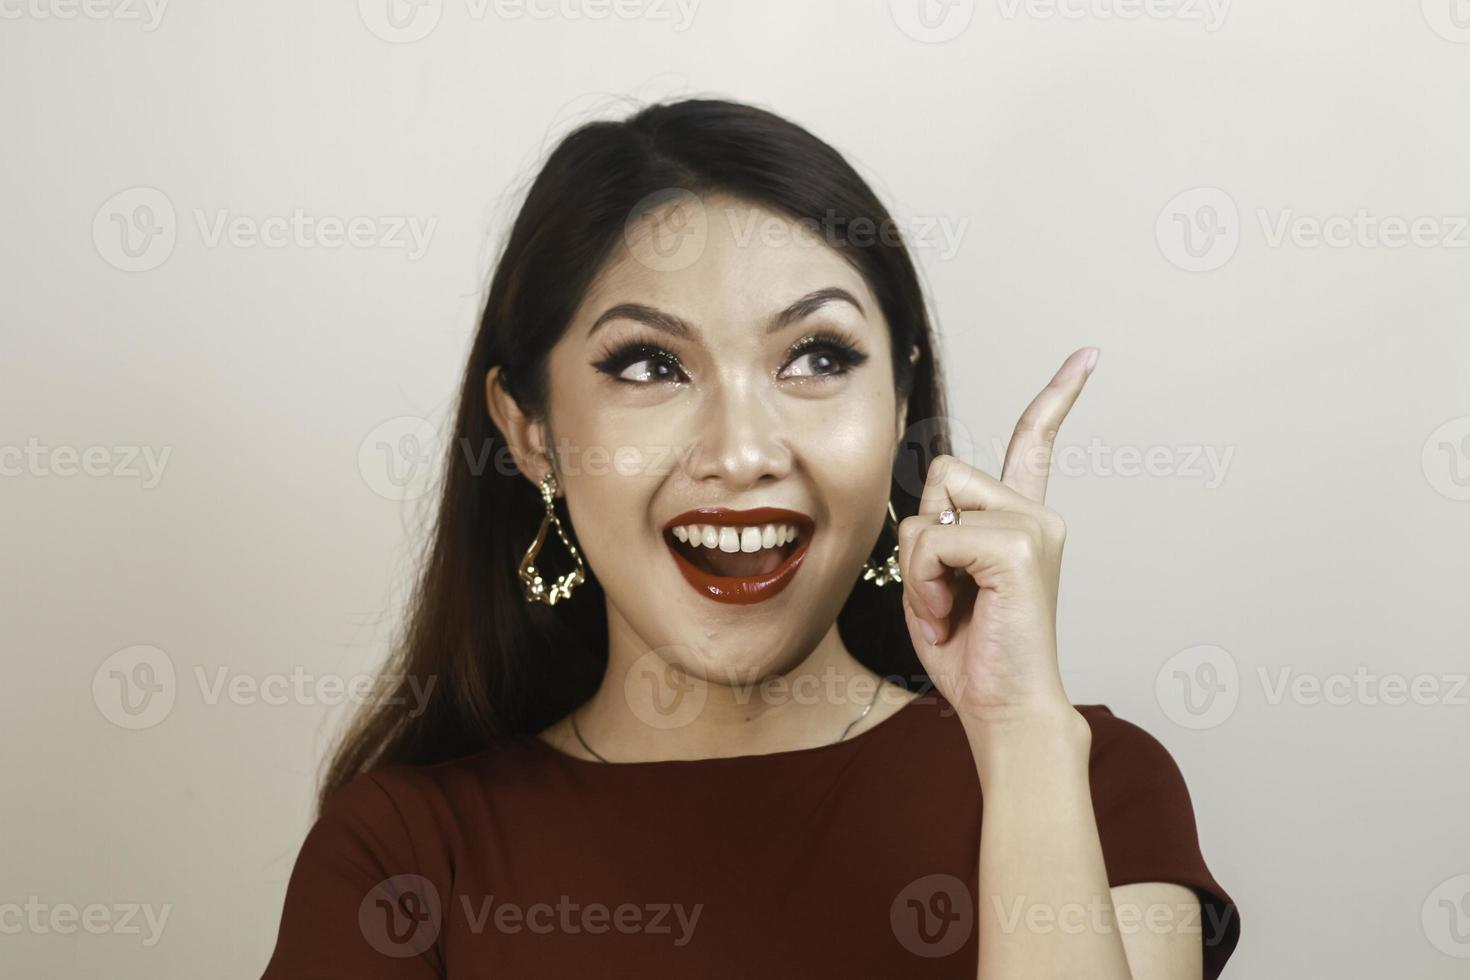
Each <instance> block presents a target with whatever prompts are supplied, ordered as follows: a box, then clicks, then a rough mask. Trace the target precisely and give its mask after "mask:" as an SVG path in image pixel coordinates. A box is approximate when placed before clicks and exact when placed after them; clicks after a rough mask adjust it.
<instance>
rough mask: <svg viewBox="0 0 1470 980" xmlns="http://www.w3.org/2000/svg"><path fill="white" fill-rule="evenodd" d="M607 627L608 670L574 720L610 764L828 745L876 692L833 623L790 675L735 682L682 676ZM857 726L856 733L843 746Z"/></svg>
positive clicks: (780, 673) (872, 679)
mask: <svg viewBox="0 0 1470 980" xmlns="http://www.w3.org/2000/svg"><path fill="white" fill-rule="evenodd" d="M609 625H610V626H613V629H612V630H610V634H609V636H610V640H611V642H610V643H609V651H608V664H607V671H606V673H605V674H604V675H603V680H602V684H601V686H600V687H599V688H598V690H597V693H596V694H594V695H593V696H592V698H591V699H590V700H589V701H588V702H587V703H586V704H584V705H583V706H582V707H581V708H579V709H578V710H577V712H576V717H577V724H578V727H579V728H580V730H581V733H582V736H583V737H584V738H585V739H586V740H587V743H588V744H589V745H591V747H592V748H593V749H595V750H596V751H597V752H598V753H599V754H600V755H603V756H605V757H607V758H608V759H609V760H614V761H620V762H634V761H655V760H662V759H702V758H715V757H723V756H734V755H760V754H766V753H771V752H782V751H788V750H792V749H801V748H809V747H814V746H818V745H825V744H828V743H831V742H835V741H837V740H838V739H839V737H841V736H842V735H843V732H844V730H847V728H848V725H849V724H850V723H852V722H853V721H854V719H858V718H859V717H861V716H862V715H863V709H864V708H865V707H866V706H867V705H868V704H869V703H870V702H872V701H873V700H874V695H875V693H876V692H877V690H878V683H879V680H880V679H879V677H878V675H876V674H874V673H873V672H872V671H870V670H868V669H867V668H866V667H864V666H863V665H862V664H860V663H859V662H858V661H857V659H856V658H855V657H853V655H852V654H851V652H849V651H848V649H847V647H846V645H845V644H844V643H843V642H842V638H841V636H840V635H839V633H838V631H837V625H836V623H833V624H832V627H831V628H830V629H829V630H828V631H827V633H826V635H825V636H823V637H822V639H821V640H820V641H819V642H818V643H817V645H816V646H815V647H813V648H812V650H811V651H810V653H808V654H807V655H806V656H805V657H804V658H802V659H801V660H800V661H799V662H798V663H796V664H795V665H794V666H792V667H791V668H790V669H787V670H780V669H773V670H772V671H770V672H768V673H767V674H766V675H765V676H764V677H762V676H760V675H759V674H758V673H755V672H751V673H750V675H749V676H746V677H741V678H738V679H737V678H729V677H725V676H718V677H717V676H714V675H713V674H710V675H708V676H703V677H702V676H699V675H698V674H695V673H692V672H689V671H685V670H682V669H680V668H678V667H677V666H675V665H673V664H671V663H669V662H667V661H665V660H664V659H663V658H661V657H660V656H659V655H658V653H657V652H656V651H650V650H649V649H648V647H647V645H646V644H643V643H641V642H635V638H634V637H632V636H630V635H629V633H628V631H626V630H625V629H619V628H618V625H616V624H614V623H612V622H610V624H609ZM621 625H622V626H625V625H626V624H621ZM864 720H865V721H866V720H868V719H864ZM861 727H862V726H861V724H859V725H853V726H852V728H851V730H850V731H849V737H850V734H851V733H852V732H856V731H858V730H860V729H861Z"/></svg>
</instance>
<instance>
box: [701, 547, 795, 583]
mask: <svg viewBox="0 0 1470 980" xmlns="http://www.w3.org/2000/svg"><path fill="white" fill-rule="evenodd" d="M684 553H685V554H686V555H688V556H689V560H690V561H692V562H693V563H694V566H695V567H696V568H699V569H702V570H703V571H706V572H709V573H710V574H711V575H718V576H720V577H721V578H745V577H747V576H750V575H764V574H766V573H767V572H770V571H773V570H775V568H776V566H777V565H779V564H781V557H782V556H781V549H780V548H762V549H761V550H759V551H750V552H745V551H721V550H720V549H718V548H689V549H686V550H685V552H684Z"/></svg>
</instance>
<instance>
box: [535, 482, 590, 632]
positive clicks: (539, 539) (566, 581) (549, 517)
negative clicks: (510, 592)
mask: <svg viewBox="0 0 1470 980" xmlns="http://www.w3.org/2000/svg"><path fill="white" fill-rule="evenodd" d="M541 500H542V501H543V502H544V503H545V504H546V516H545V517H543V518H541V528H540V530H538V531H537V532H536V540H535V541H533V542H531V547H530V548H528V549H526V554H525V555H524V556H523V557H522V558H521V567H520V575H521V591H522V592H524V593H525V596H526V601H527V602H541V603H545V604H546V605H548V606H554V605H556V602H557V600H558V599H570V598H571V597H572V589H573V588H575V587H576V586H578V585H581V584H582V583H583V582H585V581H586V580H587V575H586V572H587V566H586V565H584V564H582V553H581V552H580V551H578V550H577V546H576V545H574V544H572V542H571V541H570V540H568V538H567V535H566V532H565V531H564V530H562V526H561V520H560V519H559V518H558V517H557V516H556V474H554V473H551V472H548V473H547V474H546V475H545V476H544V477H542V478H541ZM548 526H555V527H556V536H557V537H559V538H561V543H562V544H564V545H566V546H567V550H568V551H570V552H571V553H572V558H573V559H574V560H575V561H576V563H577V567H576V568H574V569H572V570H571V571H570V572H567V573H566V574H565V575H563V576H561V577H560V578H558V579H557V580H556V583H555V584H554V585H552V586H551V588H549V589H548V588H547V587H546V582H545V580H543V579H542V578H541V573H540V572H538V571H537V570H536V564H535V562H536V556H537V555H538V554H540V553H541V545H542V543H544V542H545V541H546V529H547V527H548Z"/></svg>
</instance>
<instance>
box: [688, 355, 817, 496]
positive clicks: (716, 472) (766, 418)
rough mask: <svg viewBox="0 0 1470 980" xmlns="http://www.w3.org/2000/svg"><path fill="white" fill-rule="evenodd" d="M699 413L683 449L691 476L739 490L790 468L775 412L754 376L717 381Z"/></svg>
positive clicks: (780, 421) (781, 429) (782, 431)
mask: <svg viewBox="0 0 1470 980" xmlns="http://www.w3.org/2000/svg"><path fill="white" fill-rule="evenodd" d="M699 412H700V414H699V420H698V423H697V433H696V437H695V441H694V444H693V445H692V446H691V447H690V450H689V453H688V459H689V474H690V476H691V478H693V479H694V480H696V481H698V482H700V483H707V482H712V481H717V482H720V483H723V484H725V485H726V486H727V487H728V488H729V489H731V490H743V489H748V488H749V487H753V486H755V485H756V484H758V483H759V482H760V481H761V480H763V479H770V480H776V479H780V478H782V477H784V476H786V475H787V474H788V473H790V472H791V466H792V458H791V455H792V454H791V449H790V446H789V445H788V444H787V441H786V432H785V426H784V424H783V420H782V418H781V414H780V412H779V411H778V410H777V408H776V406H775V405H773V404H772V402H771V399H770V398H769V397H768V393H767V392H765V391H763V390H762V389H761V386H760V384H759V382H758V381H757V382H755V383H753V384H752V383H749V382H747V381H745V380H738V381H735V382H731V383H726V384H721V385H719V386H717V387H716V388H715V389H713V390H712V391H711V393H710V396H709V397H708V398H707V399H706V400H705V402H704V404H703V405H701V406H700V409H699Z"/></svg>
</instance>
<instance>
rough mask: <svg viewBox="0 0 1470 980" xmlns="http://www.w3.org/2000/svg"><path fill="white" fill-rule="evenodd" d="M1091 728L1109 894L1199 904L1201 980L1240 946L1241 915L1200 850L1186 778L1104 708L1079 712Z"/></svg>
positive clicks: (1208, 979)
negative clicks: (1186, 897) (1165, 886)
mask: <svg viewBox="0 0 1470 980" xmlns="http://www.w3.org/2000/svg"><path fill="white" fill-rule="evenodd" d="M1078 710H1079V711H1081V713H1082V715H1083V717H1085V718H1086V719H1087V721H1088V724H1089V725H1090V726H1091V727H1092V750H1091V758H1090V760H1089V773H1090V783H1091V787H1092V807H1093V812H1094V814H1095V815H1096V817H1097V829H1098V837H1099V838H1100V840H1101V842H1102V850H1103V860H1104V862H1105V863H1106V864H1107V870H1108V884H1109V885H1110V886H1112V887H1117V886H1119V885H1129V884H1135V883H1138V882H1143V881H1164V882H1171V883H1173V884H1179V885H1184V886H1186V887H1188V888H1191V889H1193V890H1194V892H1195V893H1196V894H1197V895H1198V896H1199V900H1200V921H1199V929H1200V933H1201V935H1202V938H1203V943H1204V976H1205V980H1215V978H1216V977H1218V976H1219V975H1220V972H1221V971H1222V970H1223V969H1224V968H1225V961H1226V960H1228V959H1229V958H1230V954H1231V953H1233V952H1234V951H1235V946H1236V944H1237V943H1238V942H1239V941H1240V913H1239V911H1238V910H1237V909H1236V907H1235V902H1234V901H1233V900H1232V899H1231V898H1230V896H1229V895H1228V894H1227V893H1226V891H1225V889H1224V888H1222V887H1221V886H1220V883H1219V882H1218V881H1216V880H1215V877H1214V875H1213V874H1212V873H1211V872H1210V869H1209V867H1208V866H1207V865H1206V864H1205V859H1204V855H1203V853H1202V852H1201V850H1200V843H1199V834H1198V830H1197V828H1196V824H1195V817H1194V807H1193V804H1192V803H1191V801H1190V798H1189V789H1188V787H1187V786H1186V785H1185V783H1184V775H1183V774H1182V773H1181V772H1180V771H1179V766H1178V765H1177V764H1176V763H1175V762H1174V758H1173V756H1171V755H1170V754H1169V751H1168V750H1167V749H1166V748H1164V746H1163V744H1162V743H1160V742H1159V740H1158V739H1156V738H1154V736H1152V735H1150V734H1149V733H1148V732H1146V731H1144V730H1143V729H1142V728H1140V727H1138V726H1137V725H1135V724H1133V723H1132V722H1128V721H1124V720H1123V719H1121V718H1118V717H1116V716H1115V715H1114V714H1113V713H1112V711H1110V710H1109V709H1108V708H1107V707H1106V706H1104V705H1086V706H1079V708H1078Z"/></svg>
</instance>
